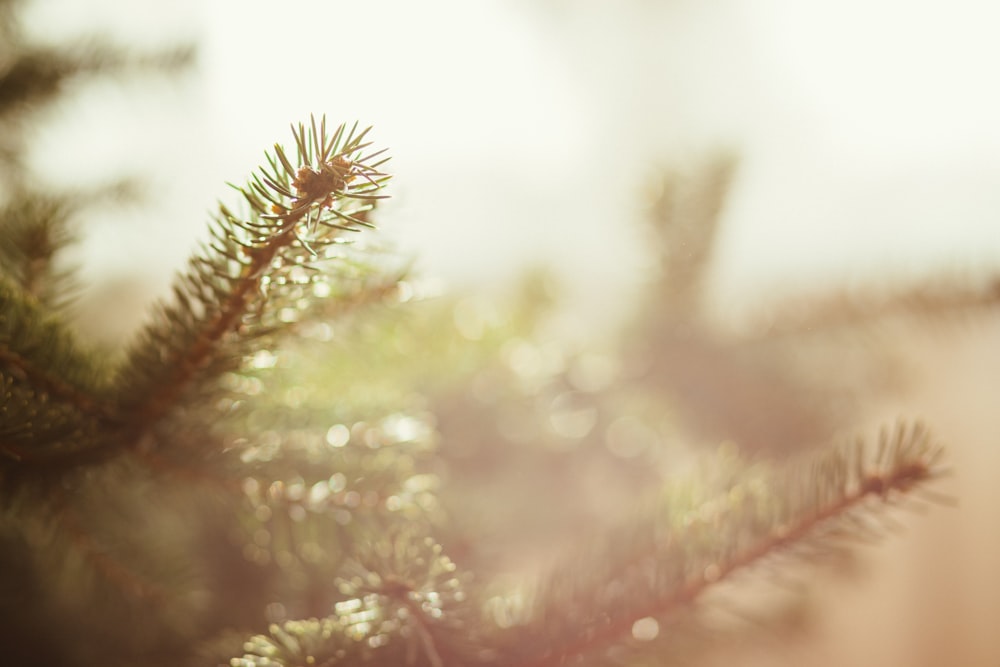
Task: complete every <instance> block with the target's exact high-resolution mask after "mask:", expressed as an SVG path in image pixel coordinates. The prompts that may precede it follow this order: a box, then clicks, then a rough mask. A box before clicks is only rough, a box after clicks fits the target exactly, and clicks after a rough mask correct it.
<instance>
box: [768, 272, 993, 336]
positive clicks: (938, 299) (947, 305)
mask: <svg viewBox="0 0 1000 667" xmlns="http://www.w3.org/2000/svg"><path fill="white" fill-rule="evenodd" d="M998 305H1000V276H997V275H986V276H979V277H976V278H973V277H970V276H961V275H957V276H939V277H938V278H936V279H934V280H930V281H925V282H922V283H920V284H916V285H912V286H908V287H903V288H899V289H884V290H882V291H881V293H880V292H879V290H876V289H874V288H869V289H866V290H865V291H864V292H863V293H858V292H857V291H856V290H855V291H851V290H840V291H834V292H831V293H829V294H825V295H822V296H817V295H811V296H809V297H807V298H800V299H793V300H790V301H788V302H786V303H784V304H780V305H778V306H776V307H773V308H772V309H771V312H769V314H768V315H767V317H766V319H767V324H766V326H761V327H760V329H762V330H765V331H766V336H767V337H768V338H776V337H782V336H796V335H802V334H803V333H815V332H817V331H830V330H834V329H847V328H858V327H863V326H866V325H871V324H873V323H876V322H878V321H885V320H887V319H889V318H892V317H905V318H914V319H917V320H918V321H920V320H928V321H932V322H948V321H951V320H952V319H953V318H955V317H958V316H961V315H965V314H970V313H972V314H974V313H988V312H991V311H992V310H994V309H996V308H997V306H998Z"/></svg>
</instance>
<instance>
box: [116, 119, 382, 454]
mask: <svg viewBox="0 0 1000 667" xmlns="http://www.w3.org/2000/svg"><path fill="white" fill-rule="evenodd" d="M366 134H367V130H363V131H361V132H358V131H357V128H356V126H355V127H353V128H351V129H347V128H346V127H345V126H340V127H339V128H338V129H337V130H336V131H335V132H333V134H332V135H329V134H328V133H327V130H326V123H325V120H323V121H321V122H320V123H319V124H317V123H316V121H315V119H313V122H312V123H311V125H310V127H309V128H308V129H307V128H306V127H305V126H303V125H299V127H298V128H297V129H294V136H295V142H296V154H295V157H294V160H292V159H289V157H288V155H287V154H286V152H285V150H284V149H283V148H282V147H281V146H278V145H276V146H275V149H274V154H273V155H268V164H269V166H268V167H266V168H263V169H261V171H260V173H259V174H257V175H255V176H254V177H253V179H252V180H251V182H250V183H249V184H248V185H246V186H245V187H243V188H241V189H240V192H241V193H242V195H243V197H244V199H245V203H246V204H247V207H248V209H249V210H248V212H247V213H246V214H245V215H241V214H239V213H236V212H234V211H233V210H231V209H230V208H227V207H225V206H220V208H219V212H218V214H217V215H216V216H215V218H214V220H213V221H212V226H211V235H212V240H211V241H210V242H209V243H208V244H207V245H206V246H204V247H203V249H202V251H201V252H199V253H197V254H196V255H195V256H194V257H193V258H192V259H191V261H190V264H189V268H188V271H187V272H186V273H184V274H183V275H182V276H180V277H179V278H178V280H177V281H176V283H175V285H174V289H173V292H174V299H173V301H172V302H169V303H161V304H160V305H159V306H158V307H157V309H156V312H155V313H154V316H153V319H152V322H151V323H150V324H149V325H148V326H147V327H146V328H145V329H144V330H143V331H142V332H141V334H140V336H139V338H138V340H137V342H136V343H135V344H134V345H133V346H132V347H131V349H130V350H129V353H128V357H127V359H126V361H125V363H124V364H123V366H122V369H121V373H120V383H119V390H120V401H121V415H122V419H123V424H122V430H123V433H124V435H125V438H124V440H125V442H126V443H127V444H134V442H135V441H137V440H138V439H139V438H140V437H141V435H142V434H144V433H146V432H148V431H149V429H150V428H151V427H152V426H153V425H154V424H155V423H156V422H157V421H158V420H160V419H162V418H163V417H164V416H165V415H167V414H168V413H170V412H171V410H173V409H174V408H175V407H177V405H178V404H179V403H181V402H183V401H184V400H186V399H194V398H196V397H197V396H198V390H199V389H204V388H206V385H207V384H208V383H210V382H211V380H212V379H214V378H216V377H218V376H219V375H220V374H221V373H222V372H224V371H226V370H230V369H232V368H233V365H234V363H237V362H238V360H240V359H241V358H242V357H243V356H244V355H245V354H246V353H247V352H248V351H249V350H250V349H251V347H250V346H251V345H252V344H254V343H255V342H256V344H258V345H259V344H260V342H259V339H260V338H261V337H262V336H266V335H268V334H271V333H273V330H274V328H275V327H274V326H272V325H274V324H275V323H276V322H277V318H276V317H274V313H276V312H277V311H279V310H281V309H282V308H286V307H292V308H294V307H295V304H294V303H290V302H289V301H288V300H287V299H286V298H285V297H286V296H287V292H288V289H289V288H290V287H294V286H296V285H301V284H303V283H304V282H305V283H308V282H309V281H310V280H312V277H311V276H312V275H313V274H318V272H319V270H320V268H321V267H320V265H321V264H322V263H323V262H324V261H325V260H329V259H335V258H337V256H338V252H339V251H338V249H337V246H338V245H340V244H343V243H345V242H347V239H346V238H345V237H344V234H345V232H347V231H350V232H356V231H359V230H360V228H361V227H364V226H370V225H369V224H368V223H367V221H366V220H365V219H364V216H365V213H366V212H367V211H368V210H369V209H370V208H371V206H372V202H373V201H374V200H376V199H378V198H380V197H382V195H381V194H379V191H380V190H381V188H382V186H383V185H384V183H385V182H386V180H387V179H388V176H387V175H385V174H383V173H382V172H381V171H379V167H380V166H381V165H382V164H383V163H384V162H385V160H386V159H377V158H378V155H379V153H378V152H374V153H373V152H370V151H368V149H369V146H370V144H369V143H367V142H365V141H364V137H365V135H366Z"/></svg>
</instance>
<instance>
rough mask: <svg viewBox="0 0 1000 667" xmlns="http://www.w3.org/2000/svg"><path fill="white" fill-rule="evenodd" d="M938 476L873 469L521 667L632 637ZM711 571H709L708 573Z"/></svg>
mask: <svg viewBox="0 0 1000 667" xmlns="http://www.w3.org/2000/svg"><path fill="white" fill-rule="evenodd" d="M932 476H933V472H932V470H931V469H930V466H929V465H928V464H925V463H921V462H920V461H914V462H911V463H905V464H903V465H900V466H899V467H898V468H896V469H894V470H891V471H888V472H887V473H886V474H884V475H881V474H878V473H875V472H871V473H868V474H867V475H865V476H864V477H863V478H862V479H861V480H859V484H858V488H857V490H856V491H852V492H848V493H845V494H844V495H843V496H842V497H841V498H840V499H839V500H837V501H836V502H833V503H831V504H829V505H827V506H826V507H822V508H818V509H817V510H816V511H814V512H812V513H809V514H808V515H806V516H804V517H802V518H801V520H799V521H798V523H796V524H794V525H792V526H781V527H778V528H776V529H775V530H773V531H772V532H771V533H770V534H769V535H768V536H766V537H765V538H763V539H762V540H760V541H759V542H757V543H755V544H752V545H750V546H749V547H748V548H746V549H745V550H743V551H741V552H737V553H735V554H734V555H733V556H732V557H731V558H729V559H728V560H726V561H722V562H717V563H711V564H709V565H710V566H713V567H706V568H705V569H703V570H702V571H701V572H700V573H698V574H697V575H696V576H694V577H692V578H691V579H689V580H688V581H687V582H685V583H684V584H683V585H681V586H680V587H678V588H677V589H676V590H674V591H673V592H672V593H671V594H669V595H667V596H665V597H663V598H661V599H659V600H657V601H656V602H654V603H652V604H650V605H648V606H646V607H643V608H641V609H639V610H638V611H636V612H633V613H631V614H629V615H628V616H626V617H624V618H621V619H619V620H617V621H614V622H612V623H610V624H608V625H607V626H605V627H603V628H600V629H599V630H597V631H595V632H593V633H589V634H587V636H586V637H583V638H581V639H579V640H577V641H576V642H574V643H572V644H570V645H569V646H567V647H565V648H564V649H562V650H560V651H557V652H554V653H552V654H549V655H546V656H544V657H541V658H538V659H536V660H533V661H528V662H525V663H522V664H520V665H518V667H555V666H556V665H559V664H563V663H565V662H567V661H569V660H572V659H573V658H575V657H580V656H583V655H587V654H589V653H592V652H594V651H597V650H600V649H601V648H602V647H605V646H610V645H613V644H617V643H618V642H620V641H621V639H622V638H624V637H627V636H630V635H631V632H632V626H633V624H634V623H635V622H636V621H638V620H639V619H642V618H647V617H653V618H664V617H667V616H669V615H671V614H673V613H676V612H678V611H680V610H681V609H682V608H683V607H685V606H687V605H689V604H691V603H692V602H693V601H694V600H695V599H696V598H697V597H698V596H699V595H701V594H702V593H703V592H705V591H706V590H707V589H708V588H709V587H711V586H713V585H715V584H716V583H718V582H720V581H722V580H724V579H726V578H727V577H730V576H731V575H733V574H734V573H736V572H738V571H740V570H742V569H744V568H747V567H750V566H752V565H754V564H755V563H757V562H758V561H761V560H763V559H764V558H766V557H767V556H769V555H771V554H774V553H776V552H779V551H781V550H782V549H785V548H787V547H790V546H792V545H794V544H796V543H797V542H800V541H802V540H803V539H806V538H807V537H808V536H809V534H810V533H812V532H813V531H814V530H815V529H817V528H818V527H819V526H820V525H822V524H823V523H825V522H827V521H831V520H834V519H836V518H837V517H839V516H843V515H844V514H845V513H846V512H848V511H849V510H851V509H852V508H854V507H856V506H858V505H860V504H861V503H862V502H864V501H865V499H866V498H868V497H869V496H877V497H882V498H884V497H885V496H886V495H887V494H888V493H889V491H891V490H896V491H907V490H909V489H911V488H912V487H913V486H914V485H915V484H918V483H920V482H923V481H926V480H928V479H930V478H931V477H932ZM709 570H710V571H709Z"/></svg>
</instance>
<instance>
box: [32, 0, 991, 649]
mask: <svg viewBox="0 0 1000 667" xmlns="http://www.w3.org/2000/svg"><path fill="white" fill-rule="evenodd" d="M28 18H29V25H30V28H31V30H32V31H33V32H34V33H35V34H37V35H38V36H39V39H43V40H52V41H54V42H58V41H60V40H65V39H67V38H70V37H73V36H78V35H90V34H93V33H98V34H105V35H110V36H112V37H113V38H114V39H115V41H117V42H124V43H126V44H134V45H136V46H141V47H151V46H152V47H155V46H156V45H164V46H168V45H170V44H172V43H175V42H177V41H178V40H180V41H183V40H191V41H193V42H194V43H195V44H196V45H197V49H198V56H197V64H196V66H195V67H194V68H193V70H192V71H190V72H189V73H187V74H185V75H183V76H181V77H180V78H178V79H151V80H149V81H146V80H135V81H128V82H124V83H123V82H120V81H118V82H116V81H109V82H98V83H97V84H96V85H93V84H88V85H87V86H86V87H83V86H81V87H80V89H79V93H78V94H77V95H76V98H75V99H73V100H72V101H71V102H68V103H67V104H66V106H65V107H64V109H65V111H66V112H67V113H62V114H59V115H58V116H57V117H54V118H53V119H52V122H51V123H49V124H48V125H47V126H46V127H45V129H44V131H43V132H41V133H40V134H39V135H38V136H37V139H36V140H35V141H34V146H35V149H34V156H33V167H34V169H35V170H36V171H38V172H39V173H43V174H45V175H46V176H47V177H50V178H52V179H53V180H54V181H56V182H58V183H62V184H71V185H86V184H95V183H99V182H102V181H104V180H107V179H109V178H111V177H113V176H115V175H120V174H122V173H130V174H134V175H135V176H137V177H138V178H140V179H143V180H144V181H145V182H146V183H147V184H148V186H149V194H150V196H149V197H148V198H147V199H145V200H144V201H143V202H142V203H141V204H136V205H134V206H132V207H126V208H124V209H115V210H113V211H109V212H108V213H107V214H102V215H101V216H99V217H97V218H95V219H94V220H92V221H90V222H88V226H87V228H86V232H85V234H84V243H83V244H81V246H80V247H79V248H78V249H76V250H75V252H76V253H77V255H78V257H77V258H76V259H77V261H79V262H80V263H83V264H85V266H86V267H87V272H88V276H89V277H90V278H91V279H92V280H94V281H95V283H94V284H95V285H96V286H95V287H93V288H92V290H91V292H92V294H91V297H93V298H107V295H108V294H114V295H115V299H116V301H117V305H118V306H119V309H120V308H121V306H122V304H134V308H126V309H125V317H124V318H123V320H122V321H121V322H120V323H118V324H117V325H116V326H117V327H119V329H120V330H125V329H129V328H132V327H134V326H135V325H136V323H137V322H138V321H139V320H140V319H141V318H142V317H143V309H144V307H145V305H146V304H147V303H148V301H149V298H150V295H151V294H162V293H165V292H166V289H167V286H168V284H169V280H170V278H171V276H172V275H173V272H174V271H175V270H176V269H177V268H178V267H179V266H181V265H182V264H183V262H184V260H185V258H186V257H187V255H188V253H189V252H190V250H191V249H192V248H193V247H194V244H195V243H196V241H197V240H198V239H201V238H202V237H203V233H204V225H205V223H206V221H207V218H208V216H207V212H208V211H209V210H210V209H211V208H212V207H213V205H214V202H215V201H216V200H217V199H219V198H223V199H224V200H226V201H232V200H233V197H231V194H233V193H231V191H228V188H227V187H226V186H225V183H226V182H236V183H240V182H242V181H243V179H244V178H245V177H246V176H247V175H248V174H249V172H250V170H252V169H253V168H254V167H255V165H257V164H258V163H260V162H261V160H262V157H263V152H264V150H266V149H267V148H269V146H270V145H271V144H272V143H273V142H274V141H275V140H280V141H287V138H288V136H289V135H288V130H287V126H288V123H290V122H298V121H300V120H305V119H307V118H308V115H309V114H310V113H317V114H320V113H326V114H327V115H328V116H329V117H330V119H331V120H334V121H338V120H341V119H343V120H353V119H358V120H360V121H361V122H362V123H363V124H367V123H371V124H373V125H374V126H375V129H374V132H373V138H374V139H375V141H376V142H377V143H378V144H380V145H384V146H388V147H390V149H391V152H392V154H393V156H394V158H393V162H392V172H393V173H394V175H395V179H396V180H395V183H394V184H393V186H392V194H393V199H392V200H391V201H390V202H389V204H388V205H387V206H385V207H384V208H383V209H382V210H381V211H380V214H379V222H380V225H381V227H382V228H383V229H384V230H385V232H384V236H385V237H386V238H389V239H391V241H392V243H393V244H395V245H396V246H397V247H398V248H399V249H400V251H401V252H403V253H405V254H407V255H412V256H413V257H414V258H416V261H417V266H418V270H419V272H420V273H421V274H424V275H430V276H436V277H440V278H442V279H443V280H444V281H445V283H446V284H450V285H453V286H457V285H461V287H462V289H463V290H468V291H477V292H486V293H488V292H490V291H491V290H502V289H503V286H505V285H509V284H510V283H511V282H513V281H517V280H519V279H520V277H521V276H522V275H523V274H524V272H525V271H526V270H528V269H532V268H534V267H539V266H541V267H545V268H546V269H547V270H550V271H552V272H553V274H554V276H555V280H556V281H557V282H558V283H559V284H560V285H561V286H562V289H563V293H564V294H565V297H566V302H567V303H568V304H569V305H568V307H567V309H566V312H565V314H564V318H565V319H564V323H563V325H562V328H561V330H562V331H564V332H576V333H575V335H577V336H580V335H582V334H581V333H580V332H583V333H585V334H586V335H588V336H599V335H600V334H602V333H604V332H609V331H612V330H614V327H616V326H617V325H618V324H619V323H620V321H621V320H622V319H623V318H625V317H626V316H628V315H629V314H630V313H632V312H633V311H634V309H636V308H641V307H644V304H643V303H642V302H641V300H640V299H639V297H638V296H637V294H639V293H640V291H641V290H640V288H642V287H644V286H647V284H648V283H649V276H650V274H651V273H652V272H653V271H654V268H655V267H656V262H657V260H658V258H657V257H656V256H655V253H651V252H650V249H649V245H650V244H649V238H648V236H646V235H644V233H643V227H642V224H641V221H642V220H643V219H644V218H646V217H648V216H649V211H650V207H651V201H655V200H656V196H657V192H659V189H660V188H662V183H661V176H662V174H663V173H664V172H670V173H686V172H694V173H697V172H698V171H699V170H702V169H704V167H705V165H707V164H713V163H715V162H718V161H719V160H723V161H725V160H729V161H731V162H732V164H734V165H735V166H734V167H733V171H732V175H731V177H730V180H729V181H728V194H727V195H726V196H725V198H724V205H723V206H722V208H721V210H720V211H719V214H718V234H717V237H716V238H715V240H714V243H713V245H712V248H711V257H710V268H711V270H710V271H709V272H708V274H707V276H706V278H705V285H704V286H705V287H706V290H707V291H706V293H705V304H704V306H702V309H703V310H704V313H703V315H704V317H705V318H706V319H708V320H711V321H713V322H720V323H724V324H725V325H726V326H727V327H731V328H732V329H733V330H745V329H748V328H752V327H754V326H763V327H764V330H765V331H766V330H767V326H766V322H767V321H768V318H769V317H771V316H770V315H767V313H768V312H769V309H770V308H772V307H773V306H774V304H776V303H781V302H782V301H783V300H786V299H792V300H794V299H796V298H798V299H809V298H810V295H811V294H814V293H816V294H825V293H828V292H831V291H835V292H838V293H840V292H842V291H846V293H847V294H852V293H853V294H858V293H861V294H865V293H868V292H870V291H872V290H874V291H875V292H876V293H877V292H879V290H883V291H885V290H888V291H891V290H893V289H903V290H905V289H907V286H911V285H940V284H941V281H942V280H944V278H942V276H947V277H948V280H958V281H959V282H961V281H962V280H968V279H970V277H976V276H987V280H988V279H989V278H988V276H990V275H997V268H998V267H1000V225H998V218H1000V188H998V187H997V186H998V182H1000V124H998V123H997V122H996V119H997V118H1000V90H998V88H997V86H996V85H995V76H996V75H995V71H996V63H997V62H1000V42H998V41H997V40H996V39H995V27H996V26H997V25H998V24H1000V8H998V7H997V6H996V5H995V4H994V3H989V2H974V1H972V0H959V1H958V2H950V3H944V2H902V1H897V0H868V1H866V2H860V1H857V0H841V1H839V2H836V3H834V2H821V1H819V0H758V1H757V2H746V1H739V0H719V1H717V2H716V1H705V0H699V1H694V0H688V1H685V0H676V1H670V0H661V1H659V2H656V1H654V0H620V1H618V2H615V3H610V2H597V1H594V0H589V1H588V0H583V1H580V2H568V1H566V0H534V1H530V2H529V1H528V0H506V1H500V0H483V1H482V2H476V3H472V2H462V1H460V0H428V1H426V2H421V3H414V2H405V1H402V0H396V1H392V2H357V3H343V2H319V1H304V0H287V1H286V2H283V3H281V4H280V6H279V5H278V4H277V3H263V2H260V3H253V2H237V1H236V0H210V1H206V2H194V1H193V0H185V1H178V2H174V3H170V4H167V3H154V2H151V1H150V2H147V1H145V0H134V1H133V2H130V3H120V2H113V1H111V0H103V1H102V0H90V1H88V2H79V1H77V2H72V1H70V0H36V1H35V2H33V3H31V4H30V7H29V12H28ZM137 92H141V94H136V93H137ZM123 247H126V248H128V252H124V253H123V252H122V251H121V249H122V248H123ZM95 295H96V296H95ZM101 295H103V297H101ZM85 296H86V295H85ZM994 301H995V300H994ZM869 305H870V304H869ZM645 307H651V308H655V306H650V305H649V304H645ZM876 310H877V309H876ZM653 315H654V316H655V313H654V314H653ZM866 316H868V317H870V316H872V313H871V311H868V314H867V315H866ZM761 318H763V321H764V322H765V325H761V324H760V322H761V321H762V319H761ZM952 319H957V320H958V321H957V322H954V321H951V320H952ZM727 330H728V329H727ZM879 331H880V335H882V336H884V338H881V339H880V340H879V342H878V344H877V346H878V348H879V350H880V351H885V350H890V351H892V353H893V355H895V357H896V359H897V361H898V360H899V359H902V360H903V362H904V363H903V364H902V365H903V366H905V369H906V372H905V373H904V375H905V379H906V382H905V383H901V384H898V385H896V384H894V385H893V386H894V390H893V391H892V392H888V393H885V394H879V395H878V396H877V397H876V398H868V399H866V401H865V403H864V409H863V410H860V411H859V412H858V413H857V415H856V417H855V419H854V421H853V422H852V423H851V424H846V425H844V426H846V427H849V429H850V430H852V431H858V430H864V429H865V428H866V427H868V426H869V425H871V424H878V423H883V422H885V421H886V420H889V421H891V420H892V419H894V418H896V417H897V416H899V415H906V416H916V417H920V418H921V419H924V420H925V421H926V422H927V423H928V424H930V425H931V427H932V428H933V429H934V431H935V433H937V434H938V436H939V437H940V438H941V439H942V440H943V441H945V442H946V443H947V444H948V445H949V451H950V452H951V455H950V459H951V461H952V462H953V465H954V468H955V470H956V473H955V478H954V479H953V480H952V481H951V482H950V483H949V484H950V487H951V488H950V489H949V490H951V491H953V493H954V495H955V496H956V497H957V498H958V499H959V504H960V507H959V509H958V510H952V509H944V508H935V509H934V510H933V511H932V512H930V514H929V516H928V517H924V518H921V519H919V520H912V521H911V520H909V519H907V520H906V521H905V523H906V530H905V531H904V533H903V535H902V536H901V537H898V538H894V539H892V540H890V541H889V543H888V544H887V545H883V546H881V547H879V548H877V549H874V550H869V551H864V552H863V555H862V557H861V561H862V564H863V567H864V568H865V573H864V577H863V578H862V579H860V581H859V583H855V584H853V585H851V586H842V585H839V584H838V583H837V581H836V580H834V581H833V582H832V583H828V584H823V583H821V584H820V585H818V586H817V588H816V592H815V593H814V594H815V595H816V596H818V600H819V602H817V603H816V606H817V608H820V609H823V610H824V612H823V616H822V618H821V620H820V621H819V622H818V625H817V626H816V628H814V630H813V631H812V632H811V633H810V635H809V637H808V641H806V640H801V641H799V642H789V643H788V644H787V645H783V646H777V647H775V646H770V647H768V649H767V652H763V650H762V652H761V653H760V654H759V655H756V654H753V653H749V654H747V653H742V654H740V655H738V656H723V657H721V658H719V661H720V663H719V664H723V663H724V664H732V663H733V662H736V663H737V664H786V663H787V664H806V663H808V664H817V665H827V664H829V665H837V664H856V665H928V666H930V665H943V664H956V665H959V664H961V665H994V664H997V660H1000V639H998V638H997V636H996V633H995V632H994V631H993V627H994V626H995V622H996V619H997V618H1000V577H998V576H997V572H996V565H995V563H997V562H1000V533H998V531H997V528H996V527H997V526H998V525H1000V498H997V497H996V494H995V492H994V491H993V488H994V487H995V486H996V485H995V481H994V480H995V478H996V476H997V472H996V471H997V470H998V466H1000V454H998V453H997V452H998V449H997V446H996V442H995V437H994V434H995V433H997V432H998V427H1000V419H998V418H997V416H996V407H995V406H996V405H997V404H998V402H997V399H998V398H1000V396H998V393H1000V392H998V388H997V384H998V383H997V380H996V378H997V377H1000V350H998V346H997V345H996V344H995V341H996V340H997V333H998V332H1000V326H998V322H997V318H996V316H995V314H994V313H993V312H991V310H990V308H984V309H981V310H979V311H977V313H976V315H975V316H973V317H971V318H970V317H969V316H967V315H959V316H957V317H954V318H953V317H952V316H950V315H949V316H947V317H946V318H945V319H944V321H942V320H941V318H940V317H937V316H935V319H934V321H933V322H930V323H928V322H927V321H926V320H919V319H918V320H917V321H916V322H914V321H911V320H907V321H906V322H903V323H900V322H895V323H890V324H886V323H884V322H882V323H880V325H879ZM719 336H720V337H721V339H724V338H725V335H724V334H719ZM716 343H717V341H716ZM716 343H712V344H711V345H708V348H707V352H706V351H704V350H703V351H702V352H701V354H703V356H701V357H696V359H705V360H707V359H716V358H717V357H718V354H716V353H717V352H719V350H722V349H723V347H724V346H721V344H716ZM724 349H725V350H731V349H732V348H729V347H725V348H724ZM823 349H824V350H826V354H831V353H830V350H831V349H834V348H829V347H825V348H823ZM719 354H721V352H719ZM706 363H707V362H706ZM827 363H828V366H829V367H830V368H827V370H826V373H827V376H825V379H828V380H830V381H831V382H833V383H834V384H836V383H838V382H841V383H849V382H850V378H848V377H847V376H844V377H838V375H837V373H838V368H837V367H838V365H839V364H840V363H841V359H840V357H837V356H836V355H834V356H833V357H830V358H828V359H827ZM724 381H725V380H724ZM753 386H756V385H751V387H753ZM734 658H738V659H734ZM781 660H784V661H785V662H781V663H779V661H781Z"/></svg>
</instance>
